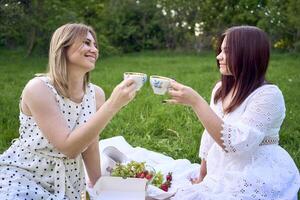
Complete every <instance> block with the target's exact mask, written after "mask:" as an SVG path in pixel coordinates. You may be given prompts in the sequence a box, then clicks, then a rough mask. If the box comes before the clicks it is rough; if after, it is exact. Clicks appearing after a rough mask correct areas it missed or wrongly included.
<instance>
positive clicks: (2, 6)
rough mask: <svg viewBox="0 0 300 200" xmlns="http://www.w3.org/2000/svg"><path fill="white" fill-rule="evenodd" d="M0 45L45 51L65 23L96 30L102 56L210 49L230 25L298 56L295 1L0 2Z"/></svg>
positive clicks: (299, 22)
mask: <svg viewBox="0 0 300 200" xmlns="http://www.w3.org/2000/svg"><path fill="white" fill-rule="evenodd" d="M0 2H1V3H0V46H3V47H6V48H18V47H22V48H26V50H27V54H28V55H30V54H31V53H32V52H34V51H36V52H44V53H46V52H47V51H48V45H49V40H50V37H51V34H52V33H53V31H54V30H55V29H56V28H57V27H59V26H61V25H62V24H65V23H68V22H82V23H86V24H89V25H91V26H92V27H94V28H95V30H96V32H97V34H98V40H99V43H100V47H101V53H102V54H112V53H117V52H131V51H141V50H146V49H164V48H170V49H198V50H201V49H203V48H211V46H212V44H213V42H214V41H215V38H216V36H217V35H218V34H219V33H221V32H222V31H224V29H226V28H228V27H230V26H234V25H242V24H247V25H254V26H258V27H261V28H262V29H264V30H265V31H266V32H268V34H269V35H270V37H271V40H272V42H273V46H274V48H280V49H287V50H290V51H295V50H296V51H300V20H299V19H300V14H299V13H300V2H299V0H259V1H258V0H219V1H214V0H196V1H195V0H100V1H99V0H85V1H82V0H64V1H63V0H49V1H42V0H20V1H18V0H1V1H0Z"/></svg>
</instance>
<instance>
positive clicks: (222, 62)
mask: <svg viewBox="0 0 300 200" xmlns="http://www.w3.org/2000/svg"><path fill="white" fill-rule="evenodd" d="M226 41H227V38H226V36H225V38H224V40H223V42H222V45H221V52H220V53H219V55H217V60H218V61H219V66H220V73H221V74H222V75H232V74H231V72H230V71H229V68H228V66H227V60H226V56H227V53H228V52H227V47H226Z"/></svg>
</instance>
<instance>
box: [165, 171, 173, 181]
mask: <svg viewBox="0 0 300 200" xmlns="http://www.w3.org/2000/svg"><path fill="white" fill-rule="evenodd" d="M166 179H167V181H168V182H171V181H172V172H169V173H168V175H167V176H166Z"/></svg>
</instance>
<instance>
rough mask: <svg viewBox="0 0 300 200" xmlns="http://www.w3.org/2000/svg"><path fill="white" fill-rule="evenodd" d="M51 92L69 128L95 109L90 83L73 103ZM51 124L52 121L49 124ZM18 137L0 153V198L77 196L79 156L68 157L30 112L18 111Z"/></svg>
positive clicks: (80, 169) (81, 184)
mask: <svg viewBox="0 0 300 200" xmlns="http://www.w3.org/2000/svg"><path fill="white" fill-rule="evenodd" d="M39 78H40V79H42V80H43V81H44V82H45V84H46V85H47V86H48V87H49V89H50V90H51V91H52V92H53V93H54V95H55V98H56V101H57V105H58V106H59V108H60V110H61V112H62V114H63V116H64V118H65V120H66V121H67V123H68V126H69V128H70V131H71V130H73V129H75V128H76V127H78V126H80V125H82V124H83V123H85V122H86V121H87V120H88V119H89V118H90V116H91V115H92V114H93V113H95V111H96V101H95V92H94V86H93V85H92V84H89V85H88V87H87V91H86V94H85V96H84V98H83V101H82V103H79V104H77V103H74V102H72V101H70V100H69V99H67V98H64V97H62V96H60V95H59V94H58V93H57V91H56V90H55V89H54V87H53V86H52V85H51V84H50V83H49V80H48V78H46V77H39ZM53 126H55V124H53ZM19 132H20V137H19V138H18V139H17V140H16V141H15V142H14V143H13V144H12V146H11V147H10V148H9V149H8V150H7V151H5V152H4V153H3V154H2V155H0V199H1V200H6V199H7V200H11V199H20V200H25V199H27V200H29V199H34V200H37V199H38V200H41V199H49V200H50V199H53V200H56V199H57V200H61V199H70V200H76V199H80V193H81V191H84V190H85V178H84V169H83V163H82V159H81V156H78V157H77V158H76V159H69V158H67V157H66V156H65V155H63V154H62V153H60V152H58V151H57V150H56V149H55V148H54V147H53V146H52V145H51V144H50V143H49V142H48V140H47V139H46V138H45V137H44V135H43V133H42V132H41V130H40V129H39V127H38V126H37V124H36V122H35V120H34V118H33V117H31V116H27V115H25V114H23V113H22V112H20V129H19Z"/></svg>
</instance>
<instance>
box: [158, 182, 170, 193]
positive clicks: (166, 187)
mask: <svg viewBox="0 0 300 200" xmlns="http://www.w3.org/2000/svg"><path fill="white" fill-rule="evenodd" d="M160 189H162V190H163V191H165V192H168V189H169V187H168V185H167V184H166V183H163V184H161V185H160Z"/></svg>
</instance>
